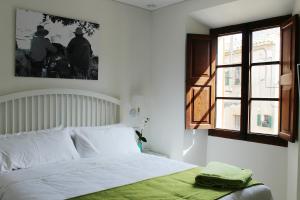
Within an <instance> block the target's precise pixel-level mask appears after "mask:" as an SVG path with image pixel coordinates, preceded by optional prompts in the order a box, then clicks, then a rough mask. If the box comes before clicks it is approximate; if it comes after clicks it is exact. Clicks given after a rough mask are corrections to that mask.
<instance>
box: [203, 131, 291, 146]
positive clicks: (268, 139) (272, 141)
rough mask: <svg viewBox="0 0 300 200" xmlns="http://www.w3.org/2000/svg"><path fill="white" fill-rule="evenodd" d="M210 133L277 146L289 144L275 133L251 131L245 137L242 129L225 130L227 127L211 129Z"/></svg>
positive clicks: (216, 135) (215, 135) (210, 134)
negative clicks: (241, 131) (265, 133)
mask: <svg viewBox="0 0 300 200" xmlns="http://www.w3.org/2000/svg"><path fill="white" fill-rule="evenodd" d="M208 135H209V136H214V137H222V138H229V139H234V140H242V141H248V142H255V143H261V144H269V145H275V146H281V147H287V146H288V142H287V141H285V140H283V139H281V138H280V137H278V136H273V135H264V134H254V133H251V134H247V135H246V136H245V137H243V136H242V135H241V134H240V131H234V130H225V129H209V130H208Z"/></svg>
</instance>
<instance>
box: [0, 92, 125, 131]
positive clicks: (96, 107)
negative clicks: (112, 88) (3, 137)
mask: <svg viewBox="0 0 300 200" xmlns="http://www.w3.org/2000/svg"><path fill="white" fill-rule="evenodd" d="M119 109H120V101H119V100H118V99H116V98H113V97H110V96H106V95H104V94H99V93H95V92H90V91H83V90H73V89H44V90H32V91H24V92H19V93H13V94H9V95H5V96H0V134H7V133H16V132H21V131H33V130H40V129H47V128H52V127H55V126H60V125H62V126H64V127H66V126H99V125H109V124H114V123H118V122H119Z"/></svg>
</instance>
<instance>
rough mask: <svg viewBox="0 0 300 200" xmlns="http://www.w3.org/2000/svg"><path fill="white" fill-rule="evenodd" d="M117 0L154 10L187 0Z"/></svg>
mask: <svg viewBox="0 0 300 200" xmlns="http://www.w3.org/2000/svg"><path fill="white" fill-rule="evenodd" d="M115 1H119V2H121V3H125V4H129V5H132V6H136V7H140V8H143V9H146V10H150V11H153V10H157V9H159V8H162V7H165V6H169V5H172V4H175V3H180V2H183V1H186V0H115Z"/></svg>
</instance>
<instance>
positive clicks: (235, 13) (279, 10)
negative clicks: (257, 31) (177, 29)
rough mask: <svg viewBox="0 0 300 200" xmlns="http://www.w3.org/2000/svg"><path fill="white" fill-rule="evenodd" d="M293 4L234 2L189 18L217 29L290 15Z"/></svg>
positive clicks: (281, 0)
mask: <svg viewBox="0 0 300 200" xmlns="http://www.w3.org/2000/svg"><path fill="white" fill-rule="evenodd" d="M294 3H295V0H236V1H233V2H230V3H226V4H222V5H218V6H216V7H211V8H207V9H204V10H199V11H197V12H195V13H192V14H191V16H192V17H193V18H195V19H196V20H198V21H199V22H200V23H202V24H204V25H207V26H208V27H210V28H218V27H223V26H229V25H234V24H240V23H245V22H251V21H256V20H261V19H266V18H271V17H277V16H282V15H287V14H291V13H292V10H293V7H294Z"/></svg>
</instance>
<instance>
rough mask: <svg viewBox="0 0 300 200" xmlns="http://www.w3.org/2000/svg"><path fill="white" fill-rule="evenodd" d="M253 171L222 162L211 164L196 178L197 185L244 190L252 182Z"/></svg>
mask: <svg viewBox="0 0 300 200" xmlns="http://www.w3.org/2000/svg"><path fill="white" fill-rule="evenodd" d="M251 176H252V171H251V170H249V169H240V168H238V167H236V166H232V165H228V164H225V163H220V162H210V163H209V164H208V165H207V166H206V167H205V168H204V169H203V170H202V171H201V173H200V174H199V175H198V176H197V177H196V183H197V184H198V185H200V186H207V187H224V188H237V189H239V188H243V187H245V186H246V185H247V184H248V182H249V181H250V180H251Z"/></svg>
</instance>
